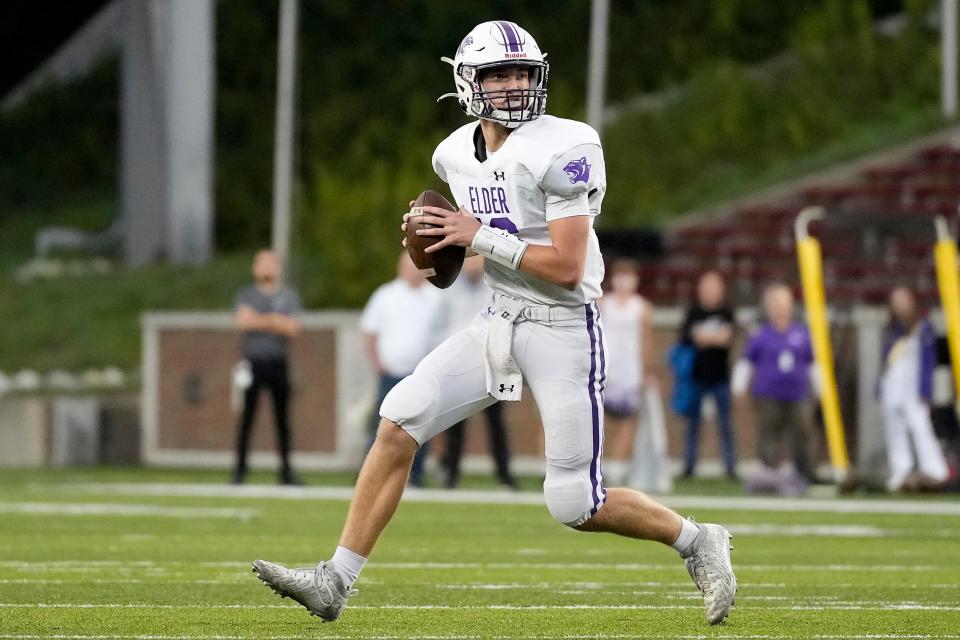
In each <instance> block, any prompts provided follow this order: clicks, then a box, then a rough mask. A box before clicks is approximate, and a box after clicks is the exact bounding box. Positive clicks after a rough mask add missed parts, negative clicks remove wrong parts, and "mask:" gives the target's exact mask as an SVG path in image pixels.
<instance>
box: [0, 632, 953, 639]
mask: <svg viewBox="0 0 960 640" xmlns="http://www.w3.org/2000/svg"><path fill="white" fill-rule="evenodd" d="M323 637H324V638H325V640H348V639H352V638H356V637H358V636H353V635H349V636H343V635H329V636H323ZM544 637H545V636H490V635H483V636H479V635H443V636H439V635H420V636H416V635H414V636H411V635H403V636H399V635H375V636H364V638H366V639H367V640H480V639H481V638H486V639H488V640H511V639H512V640H542V639H543V638H544ZM551 637H554V638H565V639H567V640H606V639H610V640H613V639H626V638H636V637H637V635H636V634H635V633H634V634H599V633H598V634H576V635H563V636H551ZM644 637H646V638H656V639H658V640H659V639H661V638H663V639H666V638H675V639H678V640H706V639H708V638H722V639H728V640H732V639H734V638H744V639H750V640H763V639H768V640H781V639H782V640H786V639H787V638H795V637H796V636H774V635H767V634H763V635H729V634H728V635H713V634H711V635H709V636H707V635H676V634H671V635H669V636H665V635H645V636H644ZM807 637H809V638H815V639H816V640H901V639H903V640H911V639H913V640H934V639H937V638H943V639H945V640H948V639H955V638H960V635H926V634H891V633H884V634H868V635H811V636H807ZM0 638H3V639H4V640H41V639H47V638H53V639H55V640H255V639H258V638H259V639H260V640H303V636H235V635H234V636H226V635H212V636H195V635H193V636H190V635H152V634H150V635H84V634H45V635H42V636H41V635H36V634H27V633H4V634H0Z"/></svg>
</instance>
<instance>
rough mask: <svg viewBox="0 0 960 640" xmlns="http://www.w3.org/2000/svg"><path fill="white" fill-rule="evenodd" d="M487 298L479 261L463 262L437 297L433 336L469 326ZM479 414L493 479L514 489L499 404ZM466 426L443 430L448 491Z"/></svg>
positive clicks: (457, 476)
mask: <svg viewBox="0 0 960 640" xmlns="http://www.w3.org/2000/svg"><path fill="white" fill-rule="evenodd" d="M489 297H490V287H488V286H487V285H486V284H484V282H483V258H482V257H480V256H474V257H472V258H470V259H468V260H465V261H464V263H463V270H462V271H461V273H460V277H459V278H457V280H456V282H454V283H453V284H452V285H451V286H450V288H448V289H447V290H446V291H444V292H443V293H442V294H441V296H440V302H439V308H438V311H437V319H436V329H435V333H436V335H439V336H442V337H443V339H446V338H449V337H450V336H452V335H453V334H455V333H458V332H459V331H461V330H463V329H465V328H467V327H468V326H470V323H471V322H473V320H474V318H476V317H477V314H478V313H480V312H481V310H482V309H483V307H484V304H485V303H486V301H487V298H489ZM483 415H484V417H485V418H486V420H487V429H488V433H489V436H490V453H491V454H493V462H494V465H495V471H496V475H497V480H498V481H499V483H500V486H502V487H505V488H507V489H514V490H515V489H516V488H517V481H516V480H514V478H513V475H512V474H511V473H510V445H509V443H508V441H507V430H506V428H505V427H504V423H503V404H502V403H500V402H495V403H494V404H492V405H490V406H489V407H487V408H486V409H484V410H483ZM466 425H467V421H466V420H461V421H460V422H458V423H457V424H455V425H453V426H452V427H450V428H449V429H447V441H446V445H447V446H446V452H445V455H444V466H445V467H446V470H447V478H446V481H445V484H446V487H447V488H448V489H453V488H454V487H456V486H457V483H458V482H459V481H460V459H461V458H462V457H463V444H464V438H465V430H466Z"/></svg>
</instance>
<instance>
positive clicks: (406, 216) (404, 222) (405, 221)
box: [400, 200, 416, 248]
mask: <svg viewBox="0 0 960 640" xmlns="http://www.w3.org/2000/svg"><path fill="white" fill-rule="evenodd" d="M415 203H416V200H411V201H410V208H411V209H413V205H414V204H415ZM409 217H410V212H409V211H407V212H406V213H404V214H403V223H402V224H401V225H400V231H402V232H403V233H404V236H403V240H401V241H400V244H402V245H403V247H404V248H406V247H407V236H406V233H407V218H409Z"/></svg>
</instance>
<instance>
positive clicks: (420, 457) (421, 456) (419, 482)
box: [367, 373, 430, 487]
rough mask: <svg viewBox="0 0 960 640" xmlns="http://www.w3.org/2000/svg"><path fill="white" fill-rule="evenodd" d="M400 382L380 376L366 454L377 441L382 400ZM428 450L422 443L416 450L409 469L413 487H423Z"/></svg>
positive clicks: (386, 374) (428, 445)
mask: <svg viewBox="0 0 960 640" xmlns="http://www.w3.org/2000/svg"><path fill="white" fill-rule="evenodd" d="M401 380H403V378H397V377H396V376H391V375H390V374H388V373H381V374H380V383H379V385H378V387H377V403H376V405H374V408H373V415H372V416H371V417H370V429H369V431H370V440H369V441H368V442H367V452H368V453H369V452H370V448H371V447H372V446H373V442H374V441H375V440H376V439H377V428H378V427H379V426H380V405H382V404H383V399H384V398H386V397H387V394H388V393H390V390H391V389H393V388H394V387H395V386H397V384H398V383H399V382H400V381H401ZM429 449H430V443H429V442H424V443H423V444H422V445H421V446H420V448H419V449H417V455H415V456H414V457H413V466H412V467H411V468H410V484H412V485H413V486H415V487H422V486H423V463H424V461H425V460H426V459H427V452H428V451H429Z"/></svg>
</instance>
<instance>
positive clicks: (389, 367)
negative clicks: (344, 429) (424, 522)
mask: <svg viewBox="0 0 960 640" xmlns="http://www.w3.org/2000/svg"><path fill="white" fill-rule="evenodd" d="M437 293H438V292H437V289H435V288H434V287H432V286H427V281H426V280H425V279H424V277H423V275H421V273H420V272H419V271H418V270H417V267H416V266H414V264H413V261H412V260H410V256H409V255H407V252H406V251H404V252H403V253H402V254H401V255H400V259H399V261H398V262H397V277H396V278H394V279H393V280H391V281H390V282H388V283H386V284H384V285H381V286H380V287H379V288H378V289H377V290H376V291H374V292H373V295H372V296H370V300H369V301H368V302H367V306H366V307H365V308H364V310H363V315H362V317H361V318H360V328H361V330H362V331H363V333H364V336H365V338H366V345H367V353H368V355H369V356H370V361H371V362H372V363H373V367H374V369H375V370H376V372H377V375H378V377H379V383H378V391H377V402H376V405H375V407H376V411H375V412H374V413H373V416H372V417H371V422H370V445H372V444H373V440H374V438H375V437H376V432H377V425H378V424H379V422H380V405H381V404H383V399H384V398H385V397H386V395H387V393H389V391H390V389H392V388H393V387H394V386H395V385H396V384H397V383H398V382H400V381H401V380H402V379H403V378H405V377H406V376H408V375H410V374H411V373H413V370H414V369H415V368H416V366H417V365H418V364H419V363H420V360H421V359H423V357H424V356H425V355H427V354H428V353H429V352H430V349H431V348H432V347H433V344H432V343H431V334H430V331H428V330H427V328H428V327H431V326H433V323H434V314H435V313H436V308H437ZM368 448H369V447H368ZM427 450H428V445H427V444H424V445H423V446H422V447H420V450H419V451H418V452H417V456H416V458H415V459H414V462H413V468H412V469H411V470H410V484H411V485H413V486H415V487H420V486H423V463H424V460H425V459H426V455H427Z"/></svg>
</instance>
